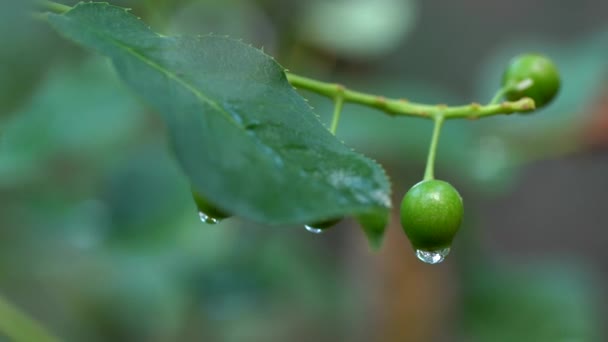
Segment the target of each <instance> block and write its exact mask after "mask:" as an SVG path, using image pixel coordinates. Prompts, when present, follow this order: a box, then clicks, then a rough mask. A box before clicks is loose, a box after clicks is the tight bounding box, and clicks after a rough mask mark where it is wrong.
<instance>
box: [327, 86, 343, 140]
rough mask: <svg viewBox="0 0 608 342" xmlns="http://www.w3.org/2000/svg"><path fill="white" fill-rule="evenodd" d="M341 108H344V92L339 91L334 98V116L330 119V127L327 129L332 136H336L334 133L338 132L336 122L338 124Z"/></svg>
mask: <svg viewBox="0 0 608 342" xmlns="http://www.w3.org/2000/svg"><path fill="white" fill-rule="evenodd" d="M342 107H344V92H343V91H339V92H338V93H337V94H336V97H335V98H334V115H333V117H332V119H331V127H330V129H329V131H330V132H331V134H333V135H336V131H337V130H338V122H340V114H341V113H342Z"/></svg>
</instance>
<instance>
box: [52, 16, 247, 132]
mask: <svg viewBox="0 0 608 342" xmlns="http://www.w3.org/2000/svg"><path fill="white" fill-rule="evenodd" d="M68 13H69V12H68ZM66 14H67V13H66ZM62 16H64V17H66V18H67V19H69V20H74V21H78V22H80V23H81V24H83V25H84V26H86V27H87V29H88V30H89V31H90V32H92V33H93V34H95V35H97V36H98V37H99V38H101V39H102V40H105V41H106V42H109V43H111V44H112V45H114V46H116V47H118V48H119V49H122V50H124V51H126V52H127V53H129V54H130V55H132V56H133V57H135V58H137V59H138V60H140V61H141V62H142V63H144V64H146V65H148V66H149V67H151V68H153V69H154V70H156V71H158V72H160V73H161V74H163V75H165V76H166V77H167V78H169V79H172V80H174V81H175V82H177V83H178V84H179V85H181V86H182V87H184V88H185V89H186V90H188V91H189V92H191V93H192V94H193V95H194V96H195V97H196V98H197V99H198V100H200V101H201V102H205V103H207V104H209V105H210V106H211V107H213V108H214V109H216V110H217V111H218V112H220V113H222V115H223V116H225V117H226V119H228V121H229V122H231V123H232V124H234V125H235V126H236V127H238V128H240V129H242V130H246V129H245V127H243V126H241V125H239V123H238V122H237V121H236V120H235V119H234V118H233V117H232V116H231V115H230V114H229V113H228V112H227V111H226V110H225V109H224V108H222V106H220V105H219V104H218V103H217V102H215V101H213V100H212V99H210V98H208V97H207V96H205V95H204V94H203V93H202V92H200V91H199V90H198V89H196V87H195V86H193V85H192V84H190V83H189V82H188V81H186V80H184V79H182V78H180V77H179V76H178V75H176V74H175V73H173V72H171V71H169V70H168V69H166V68H164V67H163V66H161V65H160V64H158V63H156V62H155V61H154V60H152V59H150V58H147V57H146V56H145V55H143V54H141V53H140V52H138V51H137V50H135V49H133V48H131V47H130V46H128V45H125V44H124V43H122V42H121V41H119V40H117V39H114V38H113V37H111V36H109V35H107V34H105V33H104V32H103V31H99V30H97V29H95V28H94V26H91V25H88V23H87V22H86V21H83V20H75V19H74V18H73V17H72V18H70V17H68V16H66V15H65V14H64V15H62ZM152 33H154V32H152ZM155 35H156V36H157V38H160V39H165V38H163V37H162V36H160V35H158V34H155Z"/></svg>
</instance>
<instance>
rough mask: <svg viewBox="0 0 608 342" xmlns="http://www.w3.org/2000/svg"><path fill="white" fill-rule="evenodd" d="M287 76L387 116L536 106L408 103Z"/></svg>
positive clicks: (526, 101)
mask: <svg viewBox="0 0 608 342" xmlns="http://www.w3.org/2000/svg"><path fill="white" fill-rule="evenodd" d="M286 75H287V80H288V81H289V83H291V85H292V86H294V87H296V88H300V89H305V90H309V91H312V92H315V93H317V94H320V95H323V96H327V97H330V98H332V99H335V98H336V94H338V93H339V92H342V96H343V99H344V102H352V103H358V104H361V105H365V106H369V107H373V108H377V109H379V110H382V111H384V112H386V113H387V114H389V115H401V116H417V117H423V118H435V117H437V116H440V115H441V116H443V117H444V118H445V119H462V118H466V119H478V118H481V117H486V116H492V115H498V114H511V113H515V112H529V111H533V110H534V109H535V105H534V100H532V99H530V98H527V97H525V98H522V99H520V100H517V101H506V102H502V103H500V104H498V103H495V104H488V105H485V106H484V105H481V104H478V103H471V104H469V105H464V106H454V107H451V106H447V105H443V104H440V105H427V104H420V103H414V102H409V101H407V100H405V99H389V98H386V97H383V96H377V95H372V94H368V93H363V92H358V91H354V90H350V89H348V88H345V87H344V86H342V85H340V84H335V83H326V82H322V81H317V80H314V79H311V78H307V77H303V76H299V75H295V74H291V73H286Z"/></svg>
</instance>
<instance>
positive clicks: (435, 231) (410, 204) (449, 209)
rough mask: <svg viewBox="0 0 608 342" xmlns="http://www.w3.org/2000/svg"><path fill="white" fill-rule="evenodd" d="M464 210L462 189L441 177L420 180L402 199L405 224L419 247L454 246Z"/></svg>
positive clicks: (439, 248) (403, 224) (414, 242)
mask: <svg viewBox="0 0 608 342" xmlns="http://www.w3.org/2000/svg"><path fill="white" fill-rule="evenodd" d="M463 214H464V207H463V205H462V198H461V197H460V194H458V191H456V189H454V187H453V186H452V185H450V184H449V183H447V182H444V181H440V180H434V179H433V180H425V181H421V182H419V183H417V184H416V185H414V186H413V187H412V188H411V189H410V190H409V191H408V192H407V193H406V194H405V196H404V197H403V201H402V202H401V226H402V227H403V230H404V231H405V234H406V235H407V237H408V238H409V239H410V242H411V244H412V246H413V247H414V249H417V250H424V251H437V250H441V249H444V248H447V247H450V245H451V244H452V240H453V239H454V236H455V235H456V232H458V229H459V228H460V223H461V222H462V216H463Z"/></svg>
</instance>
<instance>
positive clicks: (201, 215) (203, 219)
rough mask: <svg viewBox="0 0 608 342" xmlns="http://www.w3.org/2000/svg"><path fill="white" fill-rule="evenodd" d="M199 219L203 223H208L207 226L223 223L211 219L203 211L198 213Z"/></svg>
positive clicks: (213, 218)
mask: <svg viewBox="0 0 608 342" xmlns="http://www.w3.org/2000/svg"><path fill="white" fill-rule="evenodd" d="M198 217H199V218H200V219H201V222H203V223H206V224H218V223H220V221H221V220H220V219H217V218H215V217H211V216H209V215H207V214H205V213H204V212H202V211H199V212H198Z"/></svg>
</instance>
